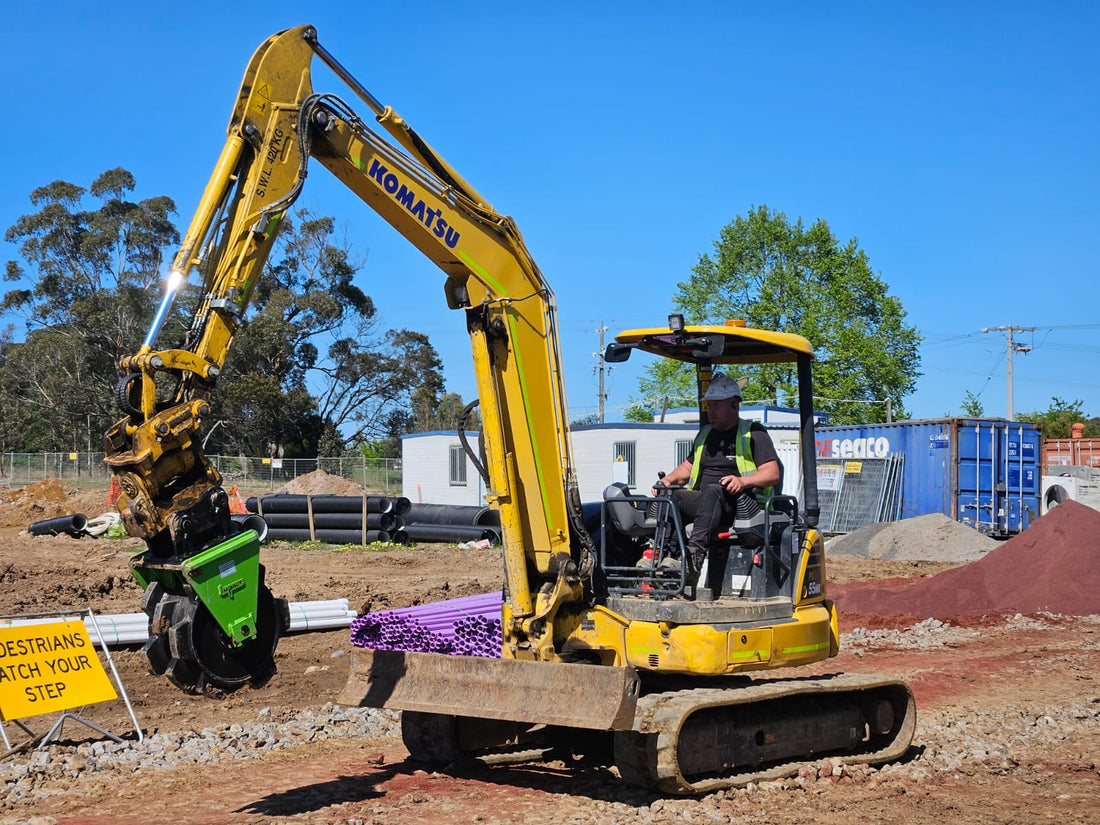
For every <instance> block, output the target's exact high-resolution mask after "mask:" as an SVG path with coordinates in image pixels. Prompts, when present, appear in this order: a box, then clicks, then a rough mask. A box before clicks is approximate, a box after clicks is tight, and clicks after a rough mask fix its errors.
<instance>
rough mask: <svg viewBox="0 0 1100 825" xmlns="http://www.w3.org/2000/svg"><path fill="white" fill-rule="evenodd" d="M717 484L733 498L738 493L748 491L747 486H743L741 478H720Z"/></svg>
mask: <svg viewBox="0 0 1100 825" xmlns="http://www.w3.org/2000/svg"><path fill="white" fill-rule="evenodd" d="M718 483H719V484H721V485H722V489H724V490H725V491H726V492H727V493H729V494H730V495H731V496H735V495H737V494H738V493H743V492H744V491H745V490H746V489H748V485H747V484H745V480H744V479H743V478H741V476H732V475H731V476H722V477H721V478H720V479H718Z"/></svg>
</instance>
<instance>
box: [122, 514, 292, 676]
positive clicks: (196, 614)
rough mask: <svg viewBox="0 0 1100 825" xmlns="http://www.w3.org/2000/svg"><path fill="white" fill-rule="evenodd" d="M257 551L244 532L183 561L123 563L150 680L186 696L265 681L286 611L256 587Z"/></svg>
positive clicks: (142, 558) (259, 579)
mask: <svg viewBox="0 0 1100 825" xmlns="http://www.w3.org/2000/svg"><path fill="white" fill-rule="evenodd" d="M259 550H260V543H259V540H258V537H257V535H256V533H255V532H254V531H252V530H245V531H242V532H241V533H239V534H237V535H234V536H231V537H229V538H228V539H226V540H225V541H223V542H220V543H219V544H216V545H214V546H213V547H210V548H208V549H206V550H203V551H202V552H200V553H196V554H195V555H193V556H191V557H189V558H186V559H182V560H180V559H178V558H169V559H164V558H159V557H156V556H154V555H152V554H150V553H139V554H138V555H137V556H135V557H134V558H133V559H132V560H131V562H130V569H131V571H132V572H133V573H134V576H135V577H136V578H137V580H138V581H139V582H140V583H141V584H142V585H144V586H145V595H144V597H143V598H142V602H141V608H142V610H143V611H144V612H145V614H146V615H147V616H148V617H149V640H148V642H147V643H146V645H145V657H146V659H148V661H149V670H150V671H151V672H152V673H153V674H156V675H160V674H164V675H166V676H167V677H168V679H169V680H170V681H171V682H172V683H173V684H175V685H176V686H177V687H179V688H180V689H182V690H185V691H187V692H189V693H202V692H205V691H207V690H211V689H215V690H220V691H231V690H236V689H237V688H239V687H241V686H242V685H246V684H248V685H252V686H253V687H258V686H260V685H262V684H264V683H266V682H267V680H268V679H270V678H271V676H272V675H273V674H274V673H275V647H276V646H277V645H278V643H279V637H280V636H282V635H283V634H284V633H285V632H286V631H287V629H288V628H289V626H290V610H289V606H288V605H287V602H286V600H285V599H276V598H275V597H274V596H272V595H271V591H270V590H268V589H267V587H266V585H265V584H264V567H263V565H262V564H260V562H259Z"/></svg>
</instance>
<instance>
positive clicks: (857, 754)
mask: <svg viewBox="0 0 1100 825" xmlns="http://www.w3.org/2000/svg"><path fill="white" fill-rule="evenodd" d="M915 728H916V705H915V703H914V701H913V694H912V692H911V691H910V690H909V687H908V686H907V685H906V684H905V683H903V682H899V681H896V680H893V679H885V678H882V677H877V676H868V675H861V674H837V675H832V676H820V677H815V678H808V679H783V680H768V681H754V682H752V683H751V684H749V685H747V686H743V687H736V688H732V689H730V688H700V689H689V690H679V691H669V692H664V693H651V694H648V695H645V696H642V697H641V698H639V700H638V707H637V712H636V715H635V721H634V727H633V729H632V730H628V731H616V732H615V733H614V739H615V746H614V747H615V764H616V766H617V767H618V769H619V773H620V774H621V776H622V778H623V780H624V781H626V782H628V783H630V784H632V785H637V786H640V787H644V788H649V789H651V790H659V791H662V792H665V793H672V794H685V795H686V794H702V793H710V792H712V791H716V790H720V789H722V788H730V787H738V786H742V785H746V784H748V783H750V782H761V781H765V780H771V779H779V778H782V777H785V776H792V775H794V774H796V773H798V770H799V768H800V767H802V766H803V765H805V764H807V763H810V762H814V761H817V760H819V759H821V758H824V757H836V758H839V759H840V760H841V762H843V763H845V764H880V763H883V762H889V761H893V760H896V759H898V758H900V757H901V756H902V755H904V754H905V752H906V751H907V750H908V748H909V745H910V743H911V742H912V739H913V732H914V730H915Z"/></svg>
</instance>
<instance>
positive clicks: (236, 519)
mask: <svg viewBox="0 0 1100 825" xmlns="http://www.w3.org/2000/svg"><path fill="white" fill-rule="evenodd" d="M230 518H232V519H233V523H234V524H239V525H240V527H241V532H242V533H243V532H244V531H245V530H255V531H256V537H257V538H258V539H259V540H260V544H263V543H264V542H265V541H267V534H268V524H267V522H266V521H265V520H264V519H263V517H262V516H257V515H254V514H252V513H245V514H242V515H237V514H233V515H232V516H230Z"/></svg>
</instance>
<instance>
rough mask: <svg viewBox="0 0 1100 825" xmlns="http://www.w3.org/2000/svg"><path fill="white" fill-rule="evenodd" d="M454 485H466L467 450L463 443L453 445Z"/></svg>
mask: <svg viewBox="0 0 1100 825" xmlns="http://www.w3.org/2000/svg"><path fill="white" fill-rule="evenodd" d="M450 482H451V486H452V487H465V486H466V451H465V450H463V449H462V445H461V444H452V445H451V474H450Z"/></svg>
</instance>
